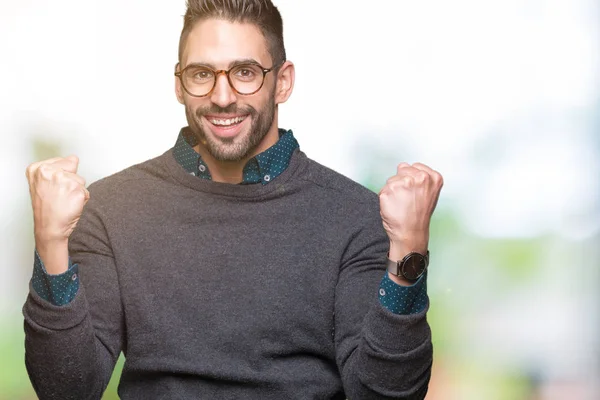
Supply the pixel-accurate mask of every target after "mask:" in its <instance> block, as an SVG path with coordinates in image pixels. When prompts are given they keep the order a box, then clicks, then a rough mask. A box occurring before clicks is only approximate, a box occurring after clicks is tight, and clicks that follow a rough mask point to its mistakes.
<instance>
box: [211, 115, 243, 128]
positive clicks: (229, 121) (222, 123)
mask: <svg viewBox="0 0 600 400" xmlns="http://www.w3.org/2000/svg"><path fill="white" fill-rule="evenodd" d="M245 118H246V117H235V118H230V119H212V120H210V122H212V123H213V124H215V125H220V126H229V125H233V124H238V123H240V122H242V121H243V120H244V119H245Z"/></svg>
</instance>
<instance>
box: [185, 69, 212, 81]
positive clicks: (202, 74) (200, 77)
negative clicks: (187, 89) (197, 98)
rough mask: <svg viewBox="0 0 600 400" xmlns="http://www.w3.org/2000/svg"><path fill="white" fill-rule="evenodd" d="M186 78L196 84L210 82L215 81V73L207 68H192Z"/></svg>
mask: <svg viewBox="0 0 600 400" xmlns="http://www.w3.org/2000/svg"><path fill="white" fill-rule="evenodd" d="M186 76H187V77H188V79H190V80H192V81H193V82H196V83H203V82H210V81H211V80H212V79H213V72H212V71H211V70H210V69H207V68H192V69H190V70H188V71H187V74H186Z"/></svg>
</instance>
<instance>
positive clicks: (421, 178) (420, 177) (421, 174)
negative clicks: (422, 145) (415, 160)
mask: <svg viewBox="0 0 600 400" xmlns="http://www.w3.org/2000/svg"><path fill="white" fill-rule="evenodd" d="M427 178H429V174H428V173H427V172H425V171H420V170H419V171H418V172H417V173H416V176H415V180H416V181H417V182H419V183H422V182H425V181H426V180H427Z"/></svg>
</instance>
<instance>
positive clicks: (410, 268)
mask: <svg viewBox="0 0 600 400" xmlns="http://www.w3.org/2000/svg"><path fill="white" fill-rule="evenodd" d="M425 267H426V265H425V257H423V256H422V255H420V254H411V255H410V256H409V257H408V258H407V259H406V260H405V262H404V265H403V268H402V275H404V277H405V278H406V279H411V280H416V279H418V278H419V277H420V276H421V275H422V274H423V272H425Z"/></svg>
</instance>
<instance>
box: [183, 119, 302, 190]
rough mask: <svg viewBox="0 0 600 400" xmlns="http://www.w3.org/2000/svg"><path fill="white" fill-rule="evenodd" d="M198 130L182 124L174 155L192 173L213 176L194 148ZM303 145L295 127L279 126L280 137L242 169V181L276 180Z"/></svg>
mask: <svg viewBox="0 0 600 400" xmlns="http://www.w3.org/2000/svg"><path fill="white" fill-rule="evenodd" d="M197 143H198V142H197V140H196V138H195V136H194V134H193V133H192V132H191V131H190V130H189V128H188V127H185V128H182V129H181V131H180V132H179V135H178V137H177V141H176V142H175V146H174V147H173V156H174V157H175V160H176V161H177V163H179V165H181V167H182V168H183V169H185V170H186V171H187V172H188V173H189V174H191V175H195V176H198V177H199V178H202V179H208V180H212V178H211V175H210V171H209V170H208V166H207V165H206V164H205V163H204V161H203V160H202V157H200V154H198V153H197V152H196V151H195V150H194V146H195V145H196V144H197ZM298 148H299V145H298V141H297V140H296V138H294V134H293V132H292V131H291V130H285V129H279V140H278V141H277V143H275V144H274V145H273V146H271V147H269V148H268V149H267V150H265V151H263V152H262V153H259V154H257V155H256V156H254V157H252V158H251V159H250V160H248V162H247V163H246V165H245V166H244V169H243V171H242V182H241V184H252V183H262V184H263V185H266V184H268V183H269V182H271V181H273V179H275V178H276V177H277V176H279V175H280V174H281V173H282V172H283V171H285V169H286V168H287V167H288V165H289V163H290V159H291V157H292V154H293V153H294V151H295V150H296V149H298Z"/></svg>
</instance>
